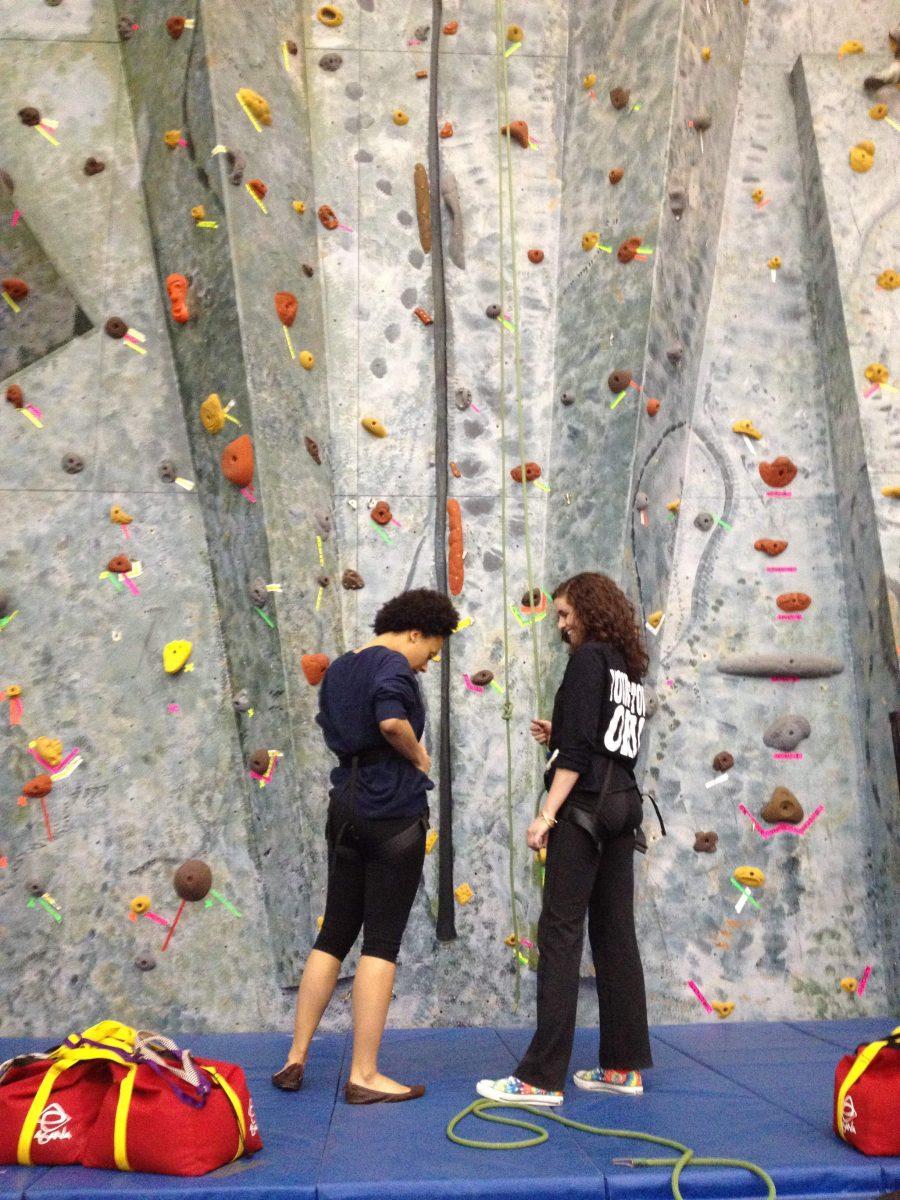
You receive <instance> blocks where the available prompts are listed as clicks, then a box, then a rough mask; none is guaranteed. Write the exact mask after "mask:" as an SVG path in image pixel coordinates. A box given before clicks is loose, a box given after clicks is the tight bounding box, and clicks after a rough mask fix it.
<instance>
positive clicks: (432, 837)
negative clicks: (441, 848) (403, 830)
mask: <svg viewBox="0 0 900 1200" xmlns="http://www.w3.org/2000/svg"><path fill="white" fill-rule="evenodd" d="M437 840H438V834H437V830H436V829H429V830H428V833H427V834H426V836H425V853H426V854H430V853H431V852H432V850H433V849H434V847H435V844H436V843H437Z"/></svg>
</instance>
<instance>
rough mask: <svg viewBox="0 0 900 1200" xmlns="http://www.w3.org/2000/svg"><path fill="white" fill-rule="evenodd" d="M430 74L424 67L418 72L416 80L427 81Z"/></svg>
mask: <svg viewBox="0 0 900 1200" xmlns="http://www.w3.org/2000/svg"><path fill="white" fill-rule="evenodd" d="M427 78H428V72H427V71H426V70H425V68H424V67H423V68H422V70H421V71H416V79H427Z"/></svg>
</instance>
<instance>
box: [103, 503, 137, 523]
mask: <svg viewBox="0 0 900 1200" xmlns="http://www.w3.org/2000/svg"><path fill="white" fill-rule="evenodd" d="M109 519H110V520H111V521H112V523H113V525H130V524H131V522H132V521H133V520H134V517H132V516H129V514H128V513H127V512H126V511H125V509H124V508H119V506H118V504H114V505H113V506H112V508H111V509H110V510H109Z"/></svg>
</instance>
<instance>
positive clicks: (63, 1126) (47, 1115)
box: [34, 1101, 72, 1146]
mask: <svg viewBox="0 0 900 1200" xmlns="http://www.w3.org/2000/svg"><path fill="white" fill-rule="evenodd" d="M71 1120H72V1118H71V1117H70V1116H69V1114H68V1113H67V1112H66V1110H65V1109H64V1108H63V1106H62V1105H61V1104H57V1103H56V1101H54V1102H53V1103H52V1104H48V1105H47V1107H46V1108H45V1109H44V1111H43V1112H42V1113H41V1117H40V1120H39V1121H38V1123H37V1128H36V1129H35V1131H34V1140H35V1141H36V1142H37V1144H38V1145H39V1146H46V1145H47V1143H48V1142H64V1141H71V1139H72V1134H71V1131H70V1130H69V1128H68V1125H69V1122H70V1121H71Z"/></svg>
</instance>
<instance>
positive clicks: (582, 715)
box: [554, 646, 609, 775]
mask: <svg viewBox="0 0 900 1200" xmlns="http://www.w3.org/2000/svg"><path fill="white" fill-rule="evenodd" d="M608 674H609V669H608V668H607V665H606V656H605V655H604V653H603V651H602V650H601V649H600V647H599V646H581V647H579V648H578V649H577V650H576V651H575V653H574V654H573V655H572V657H571V658H570V659H569V663H568V665H567V667H566V671H565V674H564V675H563V681H562V683H561V684H560V699H561V701H562V705H561V708H562V728H561V729H560V731H559V735H558V737H557V738H555V739H554V740H555V741H556V743H557V745H558V747H559V754H558V755H557V758H556V764H555V765H556V767H557V768H560V767H563V768H565V769H566V770H569V771H577V772H578V774H579V775H583V774H584V773H585V772H586V771H587V770H588V768H589V767H590V765H591V758H592V757H593V755H594V754H596V753H597V730H598V727H599V725H600V712H601V708H602V705H603V689H604V688H605V687H606V686H607V676H608ZM554 733H556V730H555V729H554Z"/></svg>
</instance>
